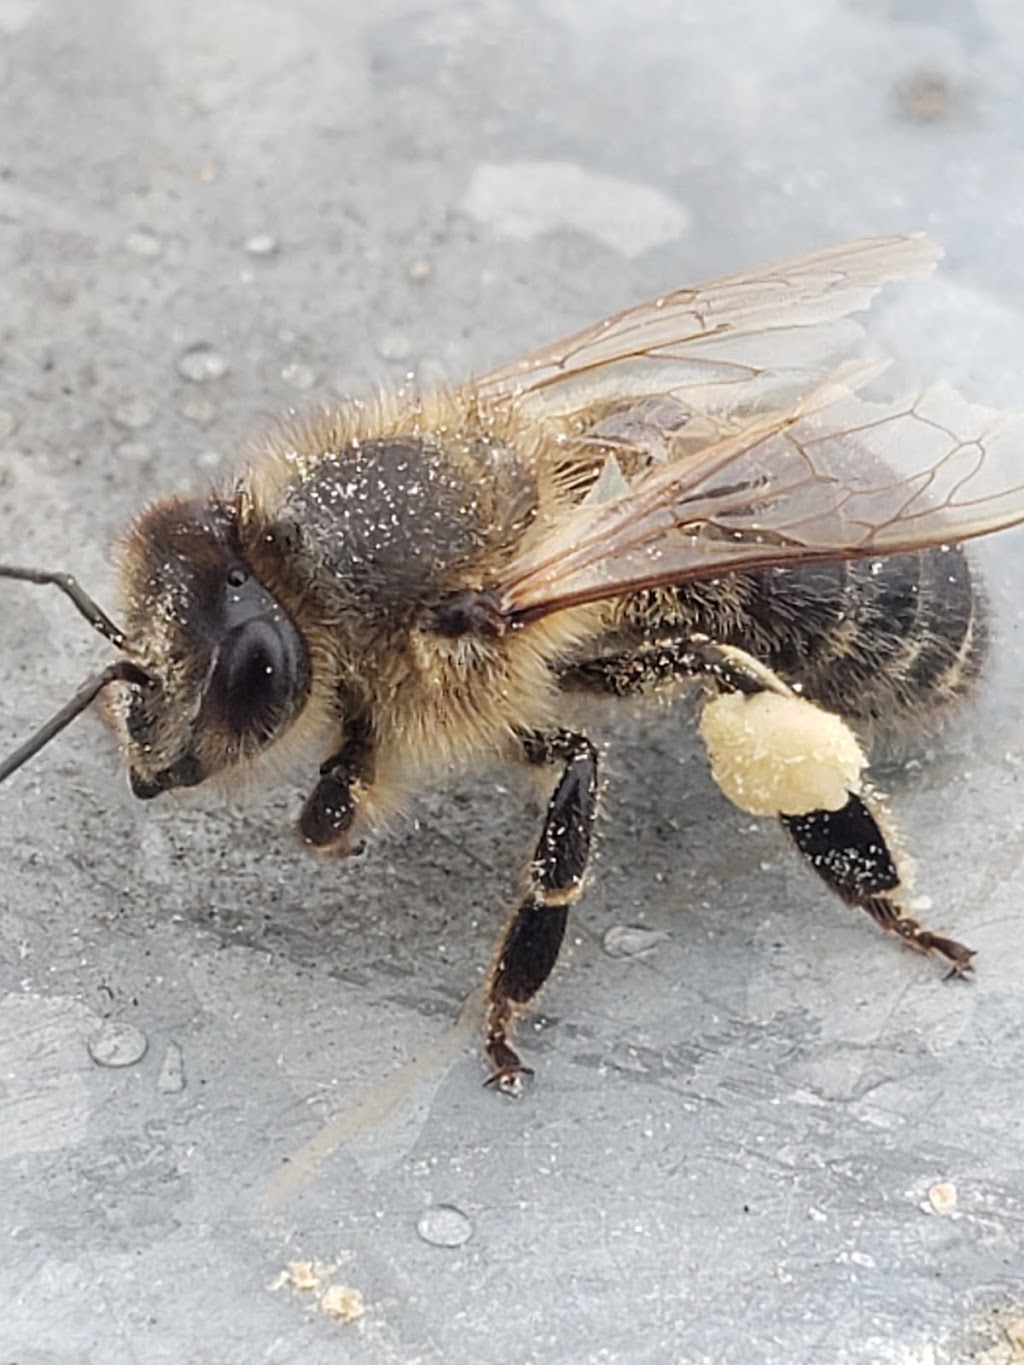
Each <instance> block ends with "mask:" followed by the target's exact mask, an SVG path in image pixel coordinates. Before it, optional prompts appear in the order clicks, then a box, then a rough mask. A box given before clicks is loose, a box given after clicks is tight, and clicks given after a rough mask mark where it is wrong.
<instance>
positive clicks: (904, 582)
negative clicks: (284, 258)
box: [0, 236, 1024, 1093]
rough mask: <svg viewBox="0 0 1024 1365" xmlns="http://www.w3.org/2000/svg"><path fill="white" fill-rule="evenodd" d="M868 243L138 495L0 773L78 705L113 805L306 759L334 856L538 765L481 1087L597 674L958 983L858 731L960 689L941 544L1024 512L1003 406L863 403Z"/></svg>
mask: <svg viewBox="0 0 1024 1365" xmlns="http://www.w3.org/2000/svg"><path fill="white" fill-rule="evenodd" d="M939 255H940V253H939V251H938V250H937V248H936V247H934V246H933V245H932V244H931V243H929V242H928V241H927V240H926V239H925V238H923V237H920V236H903V237H889V238H879V239H870V240H864V241H859V242H853V243H849V244H846V245H842V246H837V247H832V248H828V249H825V250H822V251H817V252H812V253H810V254H808V255H803V256H800V257H797V258H796V259H794V260H790V261H786V262H783V263H781V264H778V265H774V266H771V267H768V268H766V269H763V270H758V271H753V272H749V273H746V274H739V275H734V276H731V277H728V278H726V279H722V280H718V281H716V282H713V283H710V284H706V285H703V286H699V287H696V288H689V289H682V290H679V291H678V292H676V293H672V294H668V295H665V296H664V297H662V298H659V299H656V300H654V301H652V302H650V303H646V304H643V305H641V306H639V307H636V308H632V309H629V310H627V311H626V312H623V313H620V314H618V315H617V316H615V317H612V318H609V319H608V320H606V321H604V322H601V323H599V324H598V325H597V326H595V327H591V328H589V329H587V330H584V331H581V332H579V333H577V334H576V335H574V336H571V337H569V338H568V339H566V340H564V341H561V342H559V343H557V344H556V345H554V346H551V347H548V348H546V349H544V350H541V351H539V352H537V353H536V354H534V355H531V356H529V357H527V358H525V359H523V360H520V361H517V362H516V363H514V364H511V365H508V366H506V367H504V368H501V369H498V370H495V371H493V372H491V373H490V374H486V375H484V376H483V377H481V378H478V379H476V380H475V381H472V382H470V383H468V384H466V385H465V386H464V387H462V388H458V389H454V390H439V391H437V392H431V393H424V394H421V393H401V394H398V395H392V396H380V397H377V398H374V399H371V400H369V401H363V402H351V403H346V404H344V405H342V406H340V407H338V408H336V409H334V410H330V411H326V412H323V413H320V414H318V415H316V416H313V417H311V418H309V419H308V420H305V421H300V420H294V419H289V420H287V421H285V422H284V423H283V424H282V425H281V426H280V427H279V428H278V429H276V430H275V431H273V432H272V433H271V434H269V435H268V436H267V437H266V438H265V441H264V443H263V445H262V447H261V448H260V449H259V450H258V451H257V453H256V454H255V456H254V458H252V459H251V462H250V463H249V466H248V467H247V468H245V469H243V471H242V472H241V474H240V476H239V477H238V478H237V480H236V481H235V482H234V483H233V484H232V485H229V486H225V487H224V488H223V489H222V490H221V491H219V492H216V493H213V494H212V495H211V496H209V497H205V498H169V499H167V500H164V501H160V502H156V503H154V504H153V505H152V506H150V507H148V508H147V509H146V510H145V511H143V512H142V514H141V515H140V516H139V517H138V519H137V520H136V522H135V524H134V525H133V526H132V527H131V529H130V530H129V532H128V534H127V536H126V538H125V540H124V543H123V546H122V549H121V555H120V577H121V596H122V602H121V616H120V621H121V622H122V623H123V624H115V622H114V621H113V620H112V619H111V618H110V617H108V616H107V615H106V614H105V613H104V612H103V611H101V610H100V608H99V607H98V606H97V605H96V604H95V603H94V602H93V601H92V600H91V599H90V598H89V597H88V596H87V595H86V594H85V593H84V592H83V591H82V589H81V588H80V587H79V586H78V584H77V583H76V582H75V581H74V580H73V579H71V578H70V577H69V576H67V575H63V574H59V573H52V572H48V571H35V570H27V569H19V568H13V567H5V568H2V569H0V574H2V575H3V576H5V577H8V578H15V579H19V578H20V579H27V580H29V581H32V582H37V583H49V584H54V585H56V586H58V587H59V588H61V589H62V590H63V591H64V592H65V593H66V594H67V595H68V596H69V597H70V598H71V600H72V601H73V602H74V604H75V605H76V606H77V607H78V609H79V610H80V611H81V612H82V614H83V615H84V616H85V618H86V619H87V620H88V621H89V622H90V624H91V625H92V626H93V627H94V628H95V629H96V630H98V631H99V632H100V633H101V634H102V635H104V636H105V637H106V638H107V639H108V640H109V641H110V642H111V643H112V644H113V645H115V646H116V647H117V649H118V651H119V656H118V658H117V659H116V660H115V661H114V662H113V663H111V664H110V665H109V666H108V667H106V668H105V669H104V670H103V671H102V672H100V673H99V674H98V675H97V676H96V677H94V678H91V679H90V680H89V681H88V682H87V683H85V684H84V685H83V687H82V688H81V689H80V690H79V692H78V693H77V694H76V695H75V696H74V698H72V700H71V701H70V702H69V703H68V704H67V705H66V706H65V707H63V708H62V709H61V710H60V711H59V712H58V713H57V715H55V716H54V717H53V718H52V720H51V721H49V722H48V723H47V724H46V725H45V726H43V728H42V729H41V730H40V731H39V732H38V733H37V734H36V735H35V736H34V737H33V738H32V739H30V740H29V741H28V742H27V743H26V744H24V745H22V747H21V748H20V749H18V750H17V751H16V752H15V753H14V754H12V755H11V756H10V757H9V758H8V759H7V761H6V762H5V763H3V764H2V765H0V780H3V779H4V778H7V777H9V776H10V774H11V773H12V772H14V771H15V769H17V768H18V767H19V766H20V765H21V764H22V763H24V762H25V761H26V760H27V759H28V758H30V757H31V756H32V755H33V754H35V753H36V752H37V751H38V750H39V749H40V748H41V747H42V746H43V744H45V743H47V742H48V741H49V740H50V739H52V738H53V736H54V735H55V734H57V733H58V732H59V731H60V730H61V729H62V728H63V727H64V726H65V725H66V724H68V722H69V721H70V720H71V719H73V718H74V717H75V716H76V715H78V714H79V713H80V712H81V711H83V710H84V709H85V708H86V707H87V706H88V705H89V704H90V703H91V702H92V701H93V700H94V699H95V698H96V697H97V696H99V695H100V694H103V696H104V698H105V709H106V711H107V714H108V716H109V718H110V720H111V721H112V723H113V724H114V726H115V727H116V729H117V731H118V733H119V735H120V738H121V742H122V746H123V749H124V752H125V755H126V758H127V765H128V772H129V779H130V783H131V788H132V791H133V792H134V793H135V795H136V796H138V797H140V798H143V799H149V798H152V797H155V796H158V795H160V794H161V793H163V792H166V791H169V790H172V789H175V788H183V787H192V786H196V785H197V784H199V783H204V782H209V781H212V780H215V779H222V778H225V777H226V776H228V775H230V774H232V773H239V772H248V771H249V770H252V769H255V768H257V767H260V766H268V765H270V764H273V765H275V766H278V767H281V766H283V767H286V768H287V767H290V768H292V769H294V768H296V767H297V769H298V771H300V772H303V771H304V772H306V773H307V774H308V775H309V776H308V780H309V781H310V785H311V790H310V794H309V796H308V798H307V799H306V801H305V804H304V806H303V808H302V812H301V815H300V817H299V830H300V832H301V836H302V839H303V841H304V842H305V844H306V845H307V846H308V847H310V848H311V849H315V850H318V851H320V852H322V853H326V854H334V855H337V856H346V855H348V854H350V853H352V852H354V851H355V850H356V849H357V848H358V846H359V844H360V841H361V840H362V838H363V837H364V836H365V835H366V834H367V833H368V832H369V831H370V830H371V829H372V828H373V827H374V826H375V825H377V824H379V822H380V821H381V820H382V819H383V818H384V817H385V816H389V815H392V814H394V813H395V812H396V811H398V810H400V809H401V807H402V804H403V801H404V800H405V798H406V796H407V795H408V794H409V793H410V792H412V791H413V790H415V789H416V788H417V787H419V786H422V785H423V784H424V783H427V782H430V781H434V780H438V779H439V778H441V777H442V776H443V775H444V774H445V773H447V772H448V771H450V770H451V769H454V768H461V767H465V766H467V765H470V764H472V763H473V762H474V761H477V762H479V761H481V760H484V759H488V760H490V759H494V758H503V759H508V760H515V761H518V762H520V763H525V764H527V765H530V766H532V767H534V768H536V769H543V768H548V769H550V770H551V772H552V774H553V781H552V784H551V787H550V788H549V791H550V795H549V799H548V802H547V808H546V814H545V816H544V820H543V825H542V829H541V832H540V837H539V840H538V842H537V845H536V848H535V850H534V852H533V856H532V858H531V860H530V862H529V867H528V872H527V874H526V878H525V887H524V892H523V896H522V899H521V901H520V903H519V904H518V906H517V907H516V908H515V909H514V910H513V912H512V914H511V916H510V917H509V918H508V920H507V922H506V924H505V926H504V929H503V931H502V934H501V937H500V940H499V943H498V947H497V951H496V953H495V957H494V960H493V964H492V967H491V970H490V974H489V978H488V984H487V997H486V1022H485V1031H486V1044H485V1050H486V1055H487V1058H488V1061H489V1066H490V1073H491V1074H490V1079H491V1081H492V1082H494V1083H495V1084H497V1085H498V1086H499V1088H501V1089H502V1090H504V1091H506V1092H508V1093H517V1092H518V1090H519V1088H520V1085H521V1077H522V1076H523V1075H524V1074H528V1072H529V1068H527V1067H526V1066H525V1065H524V1063H523V1062H522V1061H521V1059H520V1057H519V1056H518V1054H517V1053H516V1051H515V1050H514V1048H513V1046H512V1043H511V1041H510V1038H511V1034H512V1030H513V1027H514V1024H515V1021H516V1018H517V1016H518V1015H519V1014H521V1013H522V1012H523V1011H524V1009H525V1008H526V1007H527V1005H528V1004H529V1002H530V1001H531V1000H533V998H534V997H535V996H536V994H537V992H538V991H539V990H540V988H541V986H542V985H543V984H544V982H545V981H546V979H547V978H548V976H549V974H550V972H551V970H552V968H553V967H554V965H555V960H556V958H557V956H558V952H559V949H560V947H561V944H562V940H563V937H564V934H565V929H566V922H567V917H568V914H569V909H570V906H571V905H572V903H573V902H574V901H575V900H576V899H577V898H578V897H579V895H580V892H581V889H582V887H583V884H584V880H585V877H586V874H587V867H588V858H589V855H590V851H591V845H592V842H593V831H594V822H595V814H596V810H597V805H598V790H599V778H598V773H599V754H598V749H597V747H596V746H595V744H594V743H593V742H592V741H591V739H589V738H588V737H587V734H586V731H585V729H584V722H583V720H582V719H580V717H582V716H583V715H584V714H585V704H586V702H587V700H588V694H589V695H592V694H595V693H603V694H610V695H613V696H618V697H624V698H628V697H632V696H637V695H641V694H645V693H652V692H655V693H656V692H662V691H666V692H670V693H671V692H677V691H679V690H680V689H682V688H684V687H685V686H686V685H687V684H691V685H694V686H696V688H697V690H698V693H699V700H700V703H701V713H700V720H699V728H700V733H701V735H702V737H703V740H704V742H705V745H706V746H707V749H708V754H709V758H710V762H711V767H712V772H713V774H714V776H715V778H716V780H717V781H718V783H719V785H720V786H721V787H722V789H723V791H724V792H725V793H726V795H727V796H729V797H730V799H732V800H733V801H734V802H735V803H736V804H738V805H739V806H740V807H741V808H742V809H744V810H747V811H750V812H752V813H755V814H757V815H768V816H772V817H774V818H777V819H779V820H781V823H782V825H783V826H784V828H785V829H786V831H787V832H788V834H789V836H790V837H791V839H792V841H793V843H794V844H795V845H796V848H797V849H798V851H799V852H800V853H801V854H802V855H803V856H804V858H805V859H806V860H807V862H808V863H809V864H810V866H811V867H813V868H814V869H815V871H817V872H818V873H819V874H820V876H821V877H822V879H823V880H824V881H825V882H826V883H827V885H828V886H830V887H831V888H832V889H833V891H835V892H837V893H838V895H839V896H840V897H841V898H842V899H843V900H844V901H846V902H848V903H849V904H851V905H855V906H860V907H862V908H863V909H865V910H866V911H867V912H868V913H869V914H870V915H871V916H872V917H873V918H874V919H875V920H876V921H877V922H878V923H879V924H880V925H881V926H882V927H883V928H884V929H886V930H889V931H892V932H893V934H894V935H896V936H897V937H898V938H899V939H901V940H902V941H903V942H905V943H907V944H909V945H911V946H913V947H915V948H917V949H920V950H922V951H924V952H927V953H933V954H938V955H939V956H940V957H942V958H944V959H946V961H947V962H948V963H949V964H950V966H951V969H952V972H953V973H963V972H965V971H968V970H969V968H970V962H971V957H972V956H973V954H972V952H971V950H970V949H968V948H965V947H964V946H963V945H961V944H959V943H957V942H955V941H954V940H953V939H950V938H947V937H944V936H943V935H940V934H937V933H933V932H932V931H931V930H929V929H927V928H925V927H923V926H922V925H920V924H919V923H918V922H917V921H915V920H914V919H913V918H911V917H910V916H909V915H908V914H906V913H905V907H906V899H907V879H906V877H905V874H904V872H903V871H902V869H901V867H900V865H899V862H898V859H897V857H896V855H895V854H894V853H893V852H892V850H891V848H890V839H889V837H888V836H887V834H886V832H885V823H886V821H885V816H884V813H883V810H882V803H881V799H880V797H879V795H878V793H877V791H876V790H875V789H874V787H873V785H872V784H871V783H870V781H869V779H868V778H867V776H866V767H867V757H866V751H865V745H866V744H867V742H868V741H869V740H870V739H871V738H872V737H873V736H877V735H878V734H883V735H884V734H890V733H892V732H894V731H897V730H900V729H906V728H907V727H911V726H913V725H920V724H923V723H927V722H928V721H930V720H931V719H932V718H934V717H935V716H937V715H941V713H942V712H943V711H944V710H946V709H947V708H948V707H950V706H951V705H952V704H953V703H955V702H956V701H958V700H959V699H961V698H962V697H963V696H965V695H966V694H967V693H968V692H969V690H970V687H971V685H972V683H973V682H974V681H975V679H976V678H977V676H978V673H979V670H980V668H981V666H982V662H983V659H984V656H985V649H986V641H987V633H988V632H987V626H986V613H985V608H984V601H983V596H982V594H981V592H980V590H979V588H978V586H977V585H976V583H975V582H974V580H973V578H972V574H971V570H970V566H969V564H968V561H967V558H966V556H965V554H964V551H963V549H962V548H961V547H960V542H961V541H963V540H966V539H969V538H970V537H974V536H978V535H982V534H985V533H987V532H990V531H993V530H996V529H999V528H1001V527H1006V526H1009V525H1012V524H1014V523H1016V522H1019V521H1021V520H1024V485H1022V484H1021V483H1020V482H1014V481H1013V479H1012V477H1011V476H1010V473H1009V471H1010V469H1011V463H1010V461H1011V459H1012V460H1014V461H1016V462H1018V463H1019V451H1020V449H1021V448H1022V446H1024V421H1022V420H1021V419H1012V420H1011V419H1008V418H1005V417H1003V416H1001V415H1000V414H996V413H993V412H989V411H986V410H983V409H980V408H977V407H974V406H971V405H969V404H968V403H966V402H965V401H964V400H962V399H961V398H960V397H959V396H958V395H957V394H955V393H954V392H953V391H952V390H950V389H948V388H945V387H934V388H930V389H927V390H925V391H924V392H921V393H918V394H916V395H915V396H914V397H913V398H911V399H909V400H907V401H905V402H899V403H888V404H876V403H873V402H869V401H867V400H865V399H864V398H863V397H861V396H860V395H859V392H858V391H859V390H861V389H862V388H863V387H864V386H865V385H866V383H867V382H868V381H869V380H870V379H871V378H872V377H873V376H874V375H875V374H876V373H877V372H878V366H877V365H873V364H868V363H867V362H865V361H863V360H859V361H858V360H855V359H850V356H851V354H853V352H854V351H855V350H856V346H857V342H858V338H859V337H860V335H861V329H860V328H859V326H858V325H857V324H856V323H855V322H854V321H853V320H852V319H851V317H850V315H851V314H852V313H854V312H856V311H858V310H861V309H864V308H866V307H867V306H868V304H869V302H870V300H871V298H872V297H873V295H874V294H875V293H876V292H877V290H878V289H879V287H880V286H881V285H882V284H884V283H885V282H887V281H890V280H896V279H900V278H908V277H914V276H920V275H923V274H926V273H928V272H929V271H930V270H931V269H932V268H933V266H934V264H935V262H936V260H937V259H938V257H939Z"/></svg>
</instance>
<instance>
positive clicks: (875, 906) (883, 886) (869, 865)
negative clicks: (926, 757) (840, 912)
mask: <svg viewBox="0 0 1024 1365" xmlns="http://www.w3.org/2000/svg"><path fill="white" fill-rule="evenodd" d="M780 819H781V821H782V825H783V828H784V829H785V830H786V831H787V832H788V833H789V835H790V837H791V838H792V840H793V842H794V843H795V844H796V846H797V848H798V849H799V850H800V852H801V853H802V854H803V856H804V857H805V858H806V859H807V861H808V862H809V863H810V865H811V867H813V868H814V870H815V872H817V873H818V875H819V876H820V877H821V878H822V880H823V881H824V882H825V883H826V884H827V885H828V886H830V887H831V888H832V890H833V891H835V892H836V894H837V895H838V896H840V897H841V898H842V899H843V900H844V901H845V902H846V903H847V905H856V906H859V907H860V908H861V909H862V910H866V911H867V912H868V914H869V915H870V916H871V918H872V919H873V920H874V921H875V923H876V924H880V925H881V927H882V928H883V929H885V930H887V931H888V932H889V933H893V934H896V935H898V936H899V937H900V938H901V939H902V940H903V942H904V943H907V944H909V945H910V947H912V948H916V949H917V950H918V951H919V952H922V953H938V954H939V955H940V956H941V957H944V958H945V959H946V960H947V961H948V962H949V964H950V971H949V975H950V976H964V975H966V973H968V972H969V971H970V970H971V958H972V957H973V956H974V951H973V949H971V948H966V947H965V946H964V945H963V944H962V943H957V942H956V940H955V939H951V938H946V937H944V936H943V935H942V934H935V933H932V931H931V930H930V929H927V928H925V927H924V926H923V925H922V924H919V923H918V921H917V920H915V919H912V918H911V917H910V916H909V915H904V914H903V912H902V910H901V908H900V905H899V900H898V896H899V893H900V892H901V891H902V890H903V889H904V887H903V883H902V879H901V877H900V874H899V869H898V867H897V865H896V861H895V859H894V857H893V855H892V853H891V852H890V850H889V846H888V843H887V842H886V838H885V834H884V833H883V831H882V829H881V826H880V825H879V823H878V820H877V819H876V818H875V816H874V814H873V813H872V810H871V807H870V805H869V804H868V802H867V801H866V800H865V799H864V798H863V797H862V796H857V795H855V794H852V793H851V795H850V799H849V800H848V801H847V803H846V805H845V806H843V807H842V809H841V810H818V811H811V812H810V813H809V814H807V815H783V816H780Z"/></svg>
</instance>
